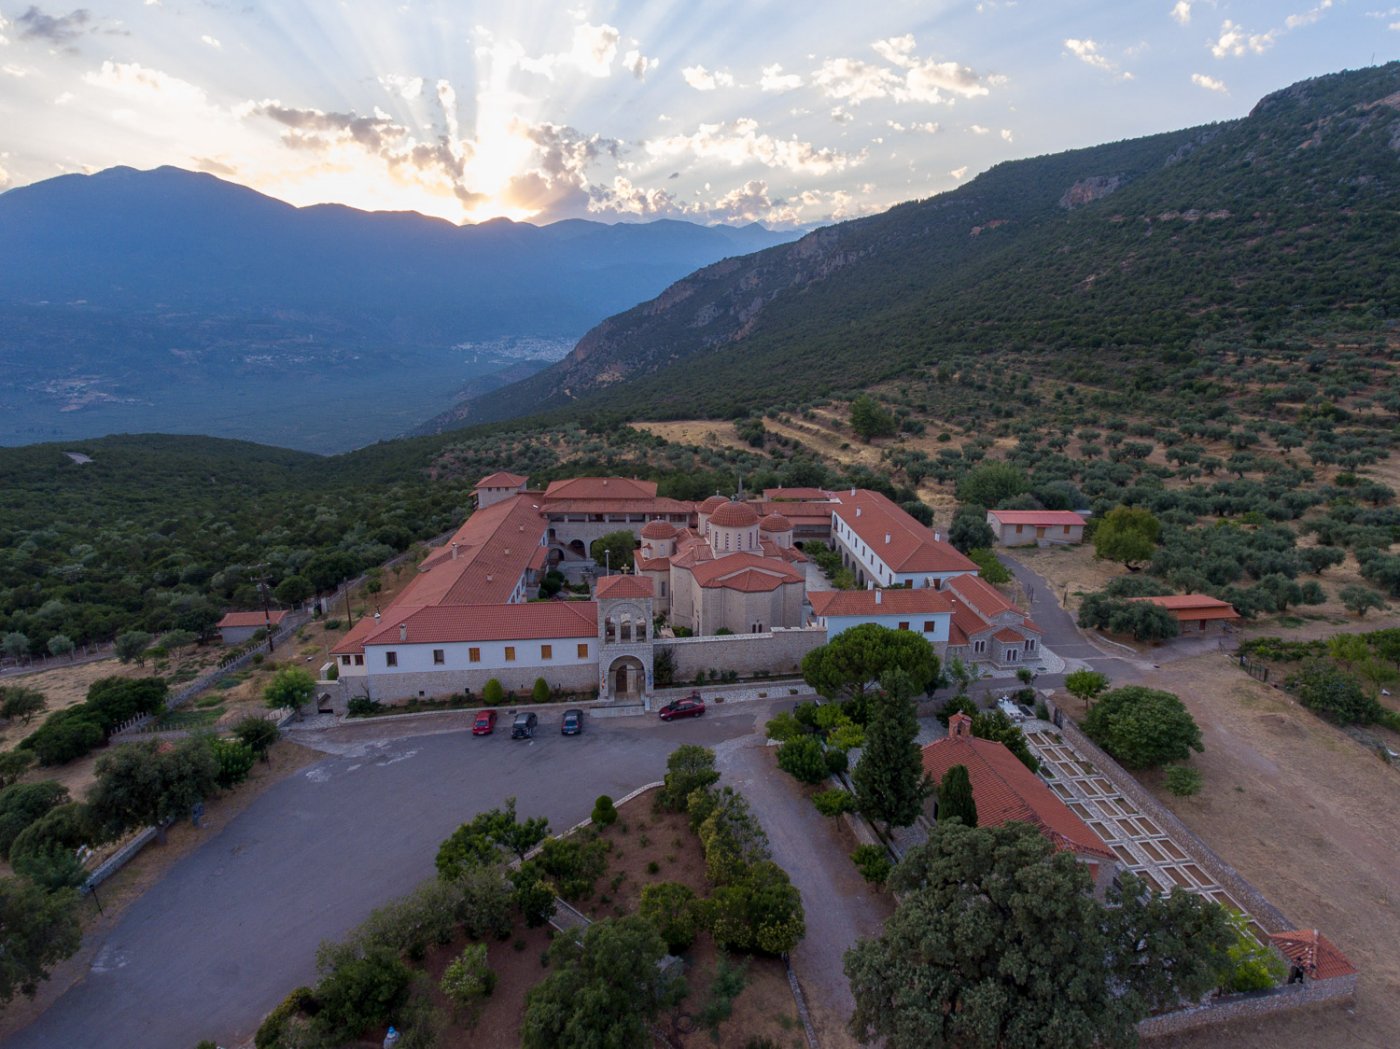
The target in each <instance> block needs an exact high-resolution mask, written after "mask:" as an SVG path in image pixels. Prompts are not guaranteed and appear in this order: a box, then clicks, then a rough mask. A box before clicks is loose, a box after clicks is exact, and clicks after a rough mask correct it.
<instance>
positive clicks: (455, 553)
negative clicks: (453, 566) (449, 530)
mask: <svg viewBox="0 0 1400 1049" xmlns="http://www.w3.org/2000/svg"><path fill="white" fill-rule="evenodd" d="M452 560H454V561H455V560H457V544H456V543H453V544H452Z"/></svg>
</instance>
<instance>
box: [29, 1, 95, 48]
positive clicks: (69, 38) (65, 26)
mask: <svg viewBox="0 0 1400 1049" xmlns="http://www.w3.org/2000/svg"><path fill="white" fill-rule="evenodd" d="M91 24H92V12H91V11H89V10H87V8H85V7H80V8H78V9H77V10H75V11H70V12H69V13H68V14H66V15H47V14H45V13H44V12H43V11H40V10H39V9H38V8H37V7H31V8H30V9H29V10H28V11H26V12H24V14H22V15H20V16H19V17H18V18H17V19H15V25H17V26H18V27H19V36H20V39H21V40H47V41H48V42H49V43H51V44H69V43H72V42H73V41H74V40H76V39H78V37H80V36H82V35H83V34H84V33H86V32H89V30H90V27H91Z"/></svg>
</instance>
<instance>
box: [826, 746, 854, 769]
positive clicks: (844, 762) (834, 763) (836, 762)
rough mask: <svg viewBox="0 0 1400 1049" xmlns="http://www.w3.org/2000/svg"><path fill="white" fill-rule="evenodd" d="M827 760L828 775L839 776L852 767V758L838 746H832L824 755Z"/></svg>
mask: <svg viewBox="0 0 1400 1049" xmlns="http://www.w3.org/2000/svg"><path fill="white" fill-rule="evenodd" d="M823 760H825V762H826V771H827V774H828V775H831V776H839V775H841V773H843V772H845V771H846V770H847V769H849V768H850V767H851V759H850V758H849V757H847V756H846V752H845V751H844V750H841V749H839V748H836V747H831V748H829V749H828V750H827V752H826V754H825V755H824V756H823Z"/></svg>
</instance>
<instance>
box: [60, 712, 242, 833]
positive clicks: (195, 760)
mask: <svg viewBox="0 0 1400 1049" xmlns="http://www.w3.org/2000/svg"><path fill="white" fill-rule="evenodd" d="M218 784H219V761H218V758H216V757H215V756H214V751H213V748H212V747H210V745H209V742H208V740H207V739H206V738H203V737H200V736H192V737H190V738H188V739H182V740H180V741H179V742H177V743H176V744H175V745H174V746H171V745H169V744H168V743H164V742H162V741H158V740H151V741H150V742H148V743H124V744H122V745H121V746H119V747H116V748H115V749H113V750H111V751H109V752H108V753H106V754H103V755H102V756H101V757H100V758H98V759H97V782H96V783H95V784H94V786H93V788H92V791H91V793H90V794H89V797H88V806H89V808H90V810H91V812H92V817H93V822H94V824H95V825H96V826H97V827H99V828H101V829H102V830H103V831H105V832H106V833H107V834H109V835H111V836H113V837H115V836H116V835H119V834H121V833H122V832H123V831H126V830H128V829H130V828H132V827H145V826H155V827H157V828H161V827H162V826H163V825H164V824H166V823H168V822H170V821H171V820H176V819H181V818H182V817H184V816H187V815H189V813H190V810H191V809H192V808H194V805H195V803H196V802H198V801H202V800H204V799H205V798H208V797H210V796H212V795H213V794H214V793H215V792H216V791H217V790H218Z"/></svg>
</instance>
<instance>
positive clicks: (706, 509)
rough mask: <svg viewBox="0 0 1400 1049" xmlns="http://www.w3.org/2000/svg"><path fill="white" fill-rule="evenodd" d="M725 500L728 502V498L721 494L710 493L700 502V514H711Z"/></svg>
mask: <svg viewBox="0 0 1400 1049" xmlns="http://www.w3.org/2000/svg"><path fill="white" fill-rule="evenodd" d="M727 502H729V500H728V499H726V498H725V497H724V496H722V495H712V496H710V497H709V498H708V499H706V500H705V501H704V502H703V503H701V504H700V512H701V513H702V514H712V513H714V512H715V511H716V510H718V509H719V508H720V507H721V506H723V505H724V504H725V503H727Z"/></svg>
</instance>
